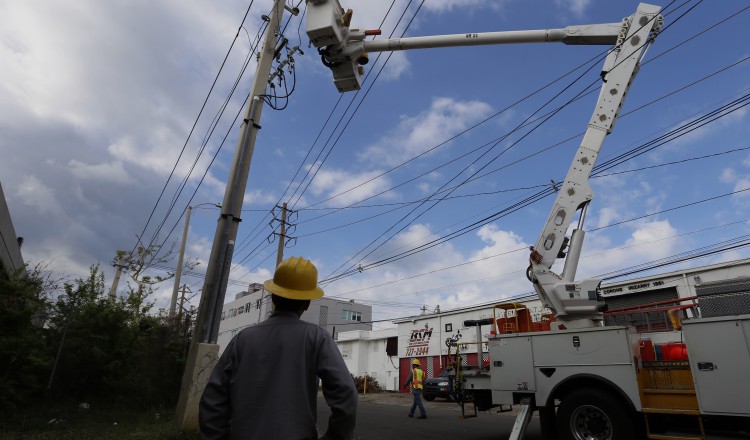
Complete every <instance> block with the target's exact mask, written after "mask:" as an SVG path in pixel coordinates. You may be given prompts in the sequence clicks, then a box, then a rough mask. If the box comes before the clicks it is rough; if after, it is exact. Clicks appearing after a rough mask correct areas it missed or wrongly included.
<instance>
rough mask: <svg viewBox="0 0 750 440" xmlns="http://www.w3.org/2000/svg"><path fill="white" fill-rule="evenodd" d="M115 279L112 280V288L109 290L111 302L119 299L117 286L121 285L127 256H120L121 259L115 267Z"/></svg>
mask: <svg viewBox="0 0 750 440" xmlns="http://www.w3.org/2000/svg"><path fill="white" fill-rule="evenodd" d="M114 266H115V267H116V268H117V269H115V278H114V279H113V280H112V287H111V288H110V289H109V300H110V301H114V300H115V298H117V286H118V285H119V284H120V275H121V274H122V268H123V267H124V266H125V256H124V255H120V259H119V261H118V262H117V264H115V265H114Z"/></svg>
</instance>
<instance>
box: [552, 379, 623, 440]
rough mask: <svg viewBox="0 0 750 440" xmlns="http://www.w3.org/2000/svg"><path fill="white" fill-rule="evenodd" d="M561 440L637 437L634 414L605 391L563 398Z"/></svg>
mask: <svg viewBox="0 0 750 440" xmlns="http://www.w3.org/2000/svg"><path fill="white" fill-rule="evenodd" d="M557 432H558V433H559V438H560V440H631V439H634V438H636V437H637V436H636V429H635V420H634V417H633V413H632V411H631V410H630V409H629V408H627V407H626V406H625V405H624V404H622V403H621V402H620V400H619V399H617V398H615V397H613V396H611V395H609V394H607V393H606V392H604V391H601V390H596V389H589V388H583V389H579V390H576V391H573V392H571V393H570V394H568V395H567V396H564V397H563V399H562V403H561V404H560V407H559V409H558V410H557Z"/></svg>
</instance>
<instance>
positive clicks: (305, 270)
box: [263, 257, 323, 300]
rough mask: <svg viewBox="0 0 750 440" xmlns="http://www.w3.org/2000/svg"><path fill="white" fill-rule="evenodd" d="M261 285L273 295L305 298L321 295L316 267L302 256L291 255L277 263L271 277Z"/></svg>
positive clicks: (321, 290) (314, 297)
mask: <svg viewBox="0 0 750 440" xmlns="http://www.w3.org/2000/svg"><path fill="white" fill-rule="evenodd" d="M263 287H265V288H266V290H268V291H269V292H271V293H273V294H274V295H278V296H283V297H284V298H289V299H296V300H307V299H317V298H320V297H322V296H323V289H321V288H320V287H318V269H316V268H315V265H314V264H312V262H310V260H305V259H304V258H302V257H291V258H288V259H286V260H284V261H282V262H281V263H279V265H278V267H276V272H274V274H273V279H272V280H268V281H266V282H265V283H263Z"/></svg>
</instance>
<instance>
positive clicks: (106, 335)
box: [0, 248, 197, 439]
mask: <svg viewBox="0 0 750 440" xmlns="http://www.w3.org/2000/svg"><path fill="white" fill-rule="evenodd" d="M153 252H155V250H153V249H143V248H141V249H139V250H138V252H136V253H134V255H133V256H131V257H126V258H124V259H123V260H122V261H123V262H124V274H127V275H129V277H130V280H129V281H128V283H127V290H128V292H127V294H126V295H124V296H121V297H119V298H116V299H111V298H109V296H108V294H107V292H106V291H105V281H104V276H103V274H102V273H101V271H100V269H99V266H98V265H94V266H91V268H90V271H89V275H88V276H87V277H86V278H85V279H84V278H81V279H77V280H75V281H74V282H66V281H63V280H62V279H60V280H55V279H54V276H53V275H52V274H51V273H50V272H48V271H45V270H43V269H42V268H40V267H36V268H34V269H30V268H26V269H25V270H19V271H17V272H15V273H8V271H6V270H5V268H3V267H2V266H1V264H2V263H1V262H0V439H5V438H19V439H21V438H23V439H47V438H49V439H52V438H54V439H67V438H70V439H73V438H75V439H86V438H92V439H94V438H97V439H100V438H101V439H107V438H113V439H114V438H144V439H146V438H148V439H162V438H163V439H183V438H190V437H185V436H183V435H182V434H179V433H178V432H177V429H176V427H175V424H174V422H173V421H172V420H171V417H172V416H171V415H170V414H171V412H172V411H173V410H174V408H175V405H176V403H177V399H178V397H179V389H180V383H181V379H182V373H183V370H184V365H185V358H186V357H187V351H188V348H189V344H190V337H191V334H192V322H193V321H194V317H195V310H194V309H190V310H186V311H178V312H179V313H177V314H176V316H175V317H173V318H170V317H168V316H167V314H166V312H165V311H163V310H161V311H158V312H153V311H152V308H153V305H154V303H153V302H152V301H150V300H149V296H150V295H151V294H152V293H153V288H154V286H155V285H156V284H158V283H160V282H162V281H164V280H166V279H169V278H170V277H171V274H168V275H167V276H165V277H149V276H146V275H144V274H143V272H144V268H145V267H147V265H146V264H145V262H146V261H150V257H151V255H152V254H153ZM120 256H123V257H125V253H122V252H120V253H118V256H117V257H116V260H118V261H119V259H120ZM130 281H132V282H133V284H131V283H130ZM84 402H85V403H86V405H84V408H81V407H79V405H80V404H81V403H84ZM86 406H88V408H85V407H86ZM150 408H161V410H158V409H154V410H151V409H150ZM164 408H167V409H168V410H164ZM156 414H159V415H158V418H157V415H156ZM196 438H197V437H196Z"/></svg>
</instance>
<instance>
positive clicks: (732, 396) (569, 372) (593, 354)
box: [457, 297, 750, 439]
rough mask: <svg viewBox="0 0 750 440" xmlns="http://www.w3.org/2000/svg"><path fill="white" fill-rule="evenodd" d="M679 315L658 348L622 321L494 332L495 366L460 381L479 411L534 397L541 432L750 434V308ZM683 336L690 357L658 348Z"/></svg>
mask: <svg viewBox="0 0 750 440" xmlns="http://www.w3.org/2000/svg"><path fill="white" fill-rule="evenodd" d="M749 298H750V297H749ZM681 323H682V326H683V328H682V331H681V332H680V331H671V332H669V335H668V339H671V340H672V341H673V342H670V343H664V344H661V345H657V346H656V347H655V346H653V345H651V344H650V343H648V342H650V340H651V339H652V338H654V337H655V336H656V335H655V334H654V333H639V332H637V331H636V330H635V329H634V328H633V327H625V326H612V327H595V328H585V329H573V330H554V331H542V332H526V333H511V334H498V335H491V336H490V337H489V339H488V341H487V343H488V347H489V357H490V365H489V369H485V370H484V371H474V372H472V371H467V372H466V373H463V374H462V375H461V378H460V383H459V384H458V385H457V387H458V388H459V389H461V388H463V391H464V396H465V397H464V400H465V401H467V402H471V403H472V404H473V405H475V406H476V407H477V409H478V410H480V411H481V410H489V409H492V408H503V407H504V406H507V405H516V404H522V403H524V401H525V400H524V399H528V400H526V402H528V404H529V405H531V406H532V409H533V410H537V411H539V413H540V416H541V422H542V430H543V432H544V434H545V438H558V437H556V435H560V437H559V438H588V439H604V438H614V439H618V438H638V437H639V436H640V435H642V434H645V435H646V436H647V437H648V438H696V439H697V438H706V437H705V436H706V435H707V433H711V432H716V431H719V432H722V433H727V432H730V433H743V432H744V433H746V434H747V433H750V399H748V398H747V396H750V380H748V378H747V376H748V374H749V373H750V315H737V316H718V317H711V318H690V319H685V320H682V321H681ZM654 339H655V338H654ZM683 344H684V349H682V350H685V351H686V352H687V356H674V355H667V353H666V352H664V354H663V355H657V354H656V353H655V351H656V350H655V349H658V348H660V347H669V348H673V347H677V348H681V347H683ZM675 357H676V358H677V359H675ZM601 395H604V396H606V397H607V398H608V402H604V403H602V402H600V401H599V400H600V398H601ZM571 398H572V403H571ZM592 406H593V408H592ZM587 407H589V409H588V410H586V409H585V408H587ZM591 420H593V421H594V422H591ZM601 420H606V422H600V421H601Z"/></svg>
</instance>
